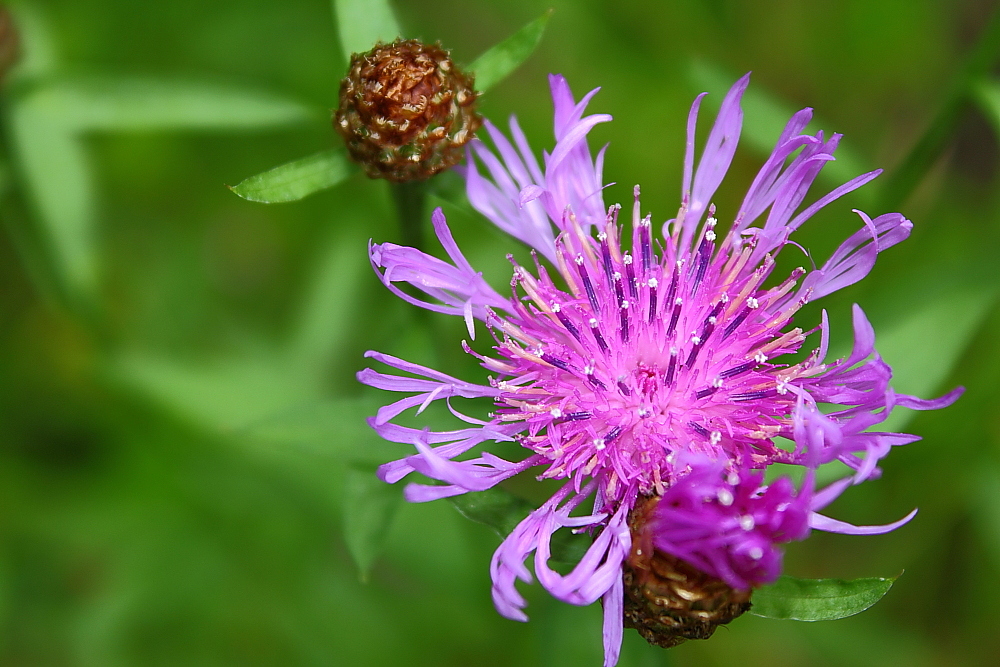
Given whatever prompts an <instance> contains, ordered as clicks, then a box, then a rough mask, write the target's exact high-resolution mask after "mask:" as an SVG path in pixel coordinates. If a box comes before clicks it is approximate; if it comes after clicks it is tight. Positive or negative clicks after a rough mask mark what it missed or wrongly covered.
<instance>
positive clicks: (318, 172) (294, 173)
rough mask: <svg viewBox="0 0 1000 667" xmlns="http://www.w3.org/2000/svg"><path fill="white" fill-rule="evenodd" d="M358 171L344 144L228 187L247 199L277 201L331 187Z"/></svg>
mask: <svg viewBox="0 0 1000 667" xmlns="http://www.w3.org/2000/svg"><path fill="white" fill-rule="evenodd" d="M357 171H358V169H357V167H356V166H355V165H354V164H353V163H352V162H351V161H350V160H349V159H348V157H347V154H346V153H345V152H344V149H343V148H331V149H330V150H326V151H322V152H320V153H316V154H315V155H310V156H309V157H304V158H301V159H299V160H293V161H292V162H288V163H286V164H283V165H279V166H277V167H274V168H272V169H268V170H267V171H265V172H262V173H260V174H257V175H256V176H251V177H249V178H246V179H244V180H242V181H240V182H239V183H238V184H236V185H234V186H232V187H230V188H229V189H230V190H232V191H233V192H235V193H236V194H238V195H239V196H240V197H243V198H244V199H249V200H250V201H256V202H261V203H264V204H276V203H279V202H289V201H298V200H300V199H303V198H305V197H308V196H309V195H311V194H315V193H317V192H320V191H322V190H326V189H328V188H332V187H333V186H335V185H337V184H339V183H341V182H343V181H344V180H346V179H347V178H348V177H350V176H351V175H352V174H354V173H356V172H357Z"/></svg>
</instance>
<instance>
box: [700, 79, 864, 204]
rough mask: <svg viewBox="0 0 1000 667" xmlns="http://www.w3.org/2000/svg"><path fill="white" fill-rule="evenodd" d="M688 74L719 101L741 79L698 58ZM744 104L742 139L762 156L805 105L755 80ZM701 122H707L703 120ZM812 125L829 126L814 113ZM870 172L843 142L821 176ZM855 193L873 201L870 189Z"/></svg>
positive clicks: (836, 179) (839, 178)
mask: <svg viewBox="0 0 1000 667" xmlns="http://www.w3.org/2000/svg"><path fill="white" fill-rule="evenodd" d="M689 76H690V78H691V81H692V83H694V84H695V85H696V86H698V87H699V88H702V89H704V90H708V91H711V92H712V95H711V96H710V97H711V98H714V99H715V101H716V102H721V100H722V95H723V94H724V93H725V91H727V90H729V88H730V87H731V86H732V85H733V84H734V83H736V80H737V78H739V77H738V75H735V76H734V75H733V74H731V73H730V72H727V71H726V70H724V69H723V68H721V67H718V66H716V65H715V64H714V63H709V62H707V61H704V60H695V61H693V62H692V63H691V68H690V74H689ZM742 106H743V110H744V112H745V114H744V122H743V133H742V135H741V137H740V141H741V142H743V143H745V144H746V145H747V146H749V147H750V148H752V149H753V150H754V151H755V152H756V153H757V154H758V155H762V156H767V155H770V154H771V151H772V150H773V149H774V144H775V142H776V141H777V140H778V137H779V136H780V135H781V131H782V130H783V129H784V127H785V124H786V123H787V122H788V119H789V118H791V117H792V114H794V113H795V112H796V111H798V110H799V109H800V108H802V107H801V106H796V105H793V104H789V103H788V102H786V101H784V100H782V99H779V98H778V97H776V96H774V95H772V94H771V93H769V92H768V91H767V89H765V88H764V86H763V85H761V84H760V83H754V82H753V81H751V83H750V87H749V88H747V90H746V93H744V95H743V103H742ZM802 106H805V105H802ZM702 122H703V123H704V122H705V121H704V120H702ZM811 125H812V126H813V127H817V128H822V129H829V126H828V125H827V124H825V123H823V121H822V120H820V119H817V118H816V117H815V116H814V117H813V122H812V123H811ZM867 171H870V169H868V168H866V166H865V161H864V160H862V159H861V158H860V157H859V156H858V155H857V154H855V153H853V152H852V151H851V149H850V147H849V146H845V145H844V142H841V144H840V146H839V147H838V148H837V159H836V160H834V161H833V162H827V163H826V165H825V166H824V167H823V171H821V172H820V178H822V179H825V180H826V181H827V182H830V183H836V184H837V185H840V184H841V183H846V182H847V181H849V180H851V179H852V178H854V177H855V176H858V175H860V174H863V173H865V172H867ZM856 196H858V197H860V198H861V199H862V201H866V200H868V201H870V200H871V199H872V198H873V197H874V191H873V190H872V189H870V188H861V189H860V190H857V191H856ZM866 198H867V199H866Z"/></svg>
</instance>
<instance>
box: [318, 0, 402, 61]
mask: <svg viewBox="0 0 1000 667" xmlns="http://www.w3.org/2000/svg"><path fill="white" fill-rule="evenodd" d="M333 12H334V16H335V17H336V19H337V30H338V32H339V33H340V49H341V51H342V52H343V54H344V58H346V59H347V60H348V61H350V59H351V56H352V55H353V54H355V53H364V52H365V51H370V50H371V48H372V47H373V46H375V43H376V42H379V41H382V42H391V41H393V40H395V39H396V38H397V37H401V36H402V35H403V32H402V31H401V30H400V29H399V23H398V22H397V21H396V16H395V14H394V13H393V11H392V5H391V4H390V3H389V1H388V0H333Z"/></svg>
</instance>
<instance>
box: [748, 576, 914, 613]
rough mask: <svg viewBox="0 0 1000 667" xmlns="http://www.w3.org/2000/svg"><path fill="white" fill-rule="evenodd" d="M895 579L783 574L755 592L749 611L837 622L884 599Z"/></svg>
mask: <svg viewBox="0 0 1000 667" xmlns="http://www.w3.org/2000/svg"><path fill="white" fill-rule="evenodd" d="M894 583H896V578H889V579H883V578H881V577H877V578H876V577H870V578H867V579H854V580H853V581H844V580H843V579H796V578H795V577H789V576H787V575H782V576H781V577H778V580H777V581H775V582H774V583H773V584H769V585H767V586H763V587H761V588H759V589H757V590H756V591H754V594H753V600H752V601H753V607H751V608H750V613H751V614H753V615H755V616H762V617H764V618H776V619H779V620H790V621H835V620H837V619H840V618H847V617H848V616H854V615H855V614H860V613H861V612H863V611H864V610H865V609H868V608H869V607H871V606H872V605H873V604H875V603H876V602H878V601H879V600H881V599H882V598H883V597H884V596H885V594H886V593H888V592H889V589H890V588H892V585H893V584H894Z"/></svg>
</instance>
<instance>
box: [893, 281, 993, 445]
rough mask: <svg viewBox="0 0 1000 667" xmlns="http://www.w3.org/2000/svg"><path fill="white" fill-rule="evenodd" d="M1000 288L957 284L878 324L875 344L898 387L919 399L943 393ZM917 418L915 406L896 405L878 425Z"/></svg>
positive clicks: (897, 427) (896, 426)
mask: <svg viewBox="0 0 1000 667" xmlns="http://www.w3.org/2000/svg"><path fill="white" fill-rule="evenodd" d="M997 291H998V290H997V287H996V286H995V285H988V284H987V285H984V284H981V283H976V284H972V285H969V284H965V285H957V286H955V287H953V288H950V289H947V290H944V291H942V293H940V294H938V295H937V296H934V297H930V298H928V299H927V300H926V302H925V304H924V305H923V306H922V307H921V308H920V309H919V310H916V311H914V312H912V313H911V314H909V315H908V316H906V317H902V318H900V319H899V320H898V321H896V322H894V323H892V324H891V325H889V326H885V327H879V328H878V329H877V331H878V338H877V339H876V347H877V349H878V351H879V353H880V354H881V355H882V357H883V358H884V359H885V361H886V362H887V363H888V364H889V365H890V366H891V367H892V375H893V380H892V386H893V388H894V389H896V390H897V391H899V392H902V393H905V394H911V395H914V396H918V397H920V398H932V397H934V396H935V394H936V393H939V392H940V385H941V383H942V382H944V380H945V379H946V378H947V377H948V375H949V374H950V373H951V371H952V369H953V368H954V367H955V364H957V363H958V362H959V360H960V359H961V356H962V353H963V352H964V351H965V349H966V347H967V346H968V345H969V343H970V342H971V341H972V337H973V336H974V335H975V333H976V331H978V330H979V327H980V325H981V324H982V322H983V320H984V319H985V317H986V315H987V314H988V313H989V310H990V308H991V307H992V306H993V304H994V303H996V300H997ZM946 389H948V390H950V389H951V387H947V388H946ZM913 416H914V411H913V410H908V409H904V408H897V409H896V410H893V412H892V414H891V415H889V417H888V418H887V419H886V421H885V422H883V423H882V424H879V426H878V429H879V430H880V431H883V430H884V431H898V430H900V429H902V428H903V427H904V426H905V425H906V423H907V422H908V421H910V419H912V418H913Z"/></svg>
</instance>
